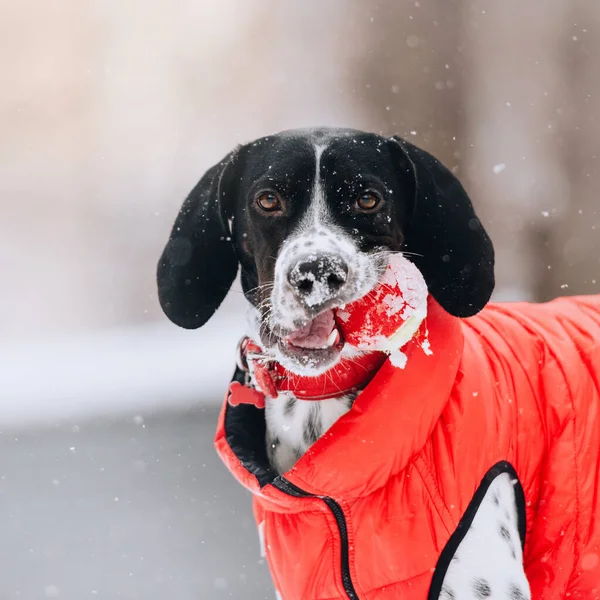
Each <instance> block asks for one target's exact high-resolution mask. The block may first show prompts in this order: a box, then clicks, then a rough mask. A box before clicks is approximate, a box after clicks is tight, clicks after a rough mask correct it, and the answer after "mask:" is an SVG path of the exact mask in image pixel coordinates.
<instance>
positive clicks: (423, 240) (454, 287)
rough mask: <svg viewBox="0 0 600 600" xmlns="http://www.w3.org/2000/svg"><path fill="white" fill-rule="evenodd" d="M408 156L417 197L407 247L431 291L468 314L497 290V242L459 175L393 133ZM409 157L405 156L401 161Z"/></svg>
mask: <svg viewBox="0 0 600 600" xmlns="http://www.w3.org/2000/svg"><path fill="white" fill-rule="evenodd" d="M392 139H393V140H394V141H395V142H396V143H397V144H398V145H399V146H400V148H401V150H402V152H403V153H404V155H405V157H406V158H407V159H408V163H409V165H410V167H409V168H410V169H411V170H412V173H411V175H413V176H414V183H415V197H414V205H413V206H412V210H411V214H410V218H409V222H408V224H407V230H406V232H405V235H406V240H405V247H406V250H407V252H412V253H414V255H409V256H408V257H409V258H410V260H412V261H413V262H414V263H415V265H416V266H417V267H418V268H419V270H420V271H421V273H422V274H423V277H424V278H425V281H426V282H427V286H428V288H429V292H430V293H431V295H432V296H433V297H434V298H435V299H436V300H437V301H438V302H439V303H440V305H441V306H442V307H443V308H444V309H445V310H446V311H447V312H449V313H450V314H452V315H454V316H457V317H470V316H472V315H474V314H476V313H477V312H479V311H480V310H481V309H482V308H483V307H484V306H485V305H486V303H487V301H488V300H489V299H490V296H491V295H492V292H493V290H494V247H493V245H492V242H491V240H490V238H489V236H488V235H487V233H486V231H485V229H484V228H483V226H482V224H481V222H480V221H479V219H478V218H477V216H476V215H475V211H474V209H473V205H472V204H471V200H470V199H469V196H468V195H467V192H465V190H464V188H463V186H462V185H461V184H460V182H459V181H458V179H457V178H456V177H455V176H454V175H453V174H452V173H451V172H450V171H449V170H448V169H447V168H446V167H444V165H442V163H440V161H439V160H437V159H436V158H434V157H433V156H431V154H429V153H427V152H425V151H424V150H421V149H420V148H417V147H416V146H413V145H412V144H410V143H409V142H407V141H406V140H403V139H402V138H400V137H397V136H394V137H393V138H392ZM403 162H406V161H403Z"/></svg>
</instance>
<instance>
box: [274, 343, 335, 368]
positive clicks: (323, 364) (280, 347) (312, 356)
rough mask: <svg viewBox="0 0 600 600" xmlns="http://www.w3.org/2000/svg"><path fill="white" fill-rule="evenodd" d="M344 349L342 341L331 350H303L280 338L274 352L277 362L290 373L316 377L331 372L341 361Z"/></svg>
mask: <svg viewBox="0 0 600 600" xmlns="http://www.w3.org/2000/svg"><path fill="white" fill-rule="evenodd" d="M343 349H344V342H343V341H342V340H341V339H340V341H338V342H337V343H335V344H333V345H332V346H330V347H329V348H302V347H300V346H295V345H294V344H291V343H289V342H288V341H287V340H286V339H284V338H280V339H278V340H277V344H276V346H275V347H274V348H273V352H274V355H275V360H277V362H278V363H279V364H280V365H281V366H283V367H284V368H285V369H287V370H288V371H290V372H292V373H294V374H296V375H302V376H308V377H316V376H318V375H322V374H323V373H325V372H326V371H329V369H331V368H332V367H334V366H335V365H336V364H337V363H338V362H339V361H340V359H341V357H342V351H343Z"/></svg>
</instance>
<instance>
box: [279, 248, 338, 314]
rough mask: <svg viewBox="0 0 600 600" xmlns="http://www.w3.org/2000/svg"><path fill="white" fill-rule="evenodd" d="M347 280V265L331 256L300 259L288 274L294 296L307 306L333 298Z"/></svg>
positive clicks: (336, 257)
mask: <svg viewBox="0 0 600 600" xmlns="http://www.w3.org/2000/svg"><path fill="white" fill-rule="evenodd" d="M347 279H348V264H347V263H346V261H345V260H344V259H343V258H341V257H340V256H336V255H333V254H325V255H317V256H314V255H313V256H309V257H306V258H303V259H300V260H299V261H298V262H297V263H296V264H295V265H294V267H293V268H292V269H290V271H289V273H288V281H289V283H290V285H291V286H292V289H293V290H294V293H295V295H296V296H297V297H298V298H299V299H300V300H302V301H303V302H304V303H305V304H307V305H308V306H314V305H317V304H322V303H323V302H325V301H327V300H329V299H331V298H333V297H335V296H336V295H337V294H338V293H339V291H340V290H341V289H342V288H343V287H344V284H345V283H346V281H347Z"/></svg>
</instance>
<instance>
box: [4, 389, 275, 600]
mask: <svg viewBox="0 0 600 600" xmlns="http://www.w3.org/2000/svg"><path fill="white" fill-rule="evenodd" d="M215 404H216V400H215ZM216 418H217V411H216V408H214V407H213V408H196V409H192V410H187V411H178V412H168V413H162V414H157V415H155V416H154V417H152V418H146V419H142V418H141V417H139V416H138V417H136V416H135V414H132V415H131V416H121V417H119V418H118V419H116V420H114V421H112V422H110V421H101V422H98V421H94V422H93V423H91V424H89V425H84V424H83V425H80V426H79V427H75V429H74V430H73V427H72V426H71V425H63V426H60V427H55V428H52V429H48V430H43V431H35V432H31V433H27V434H24V435H23V434H19V435H17V434H15V433H14V432H13V433H4V434H2V435H0V532H1V535H0V564H1V565H2V568H1V576H0V598H2V600H13V599H25V600H35V599H37V598H40V599H41V598H60V599H62V600H84V599H86V598H90V599H96V598H98V599H101V598H104V599H107V600H117V599H138V598H140V599H144V600H165V599H166V598H173V599H177V600H199V599H202V600H203V599H207V600H212V599H215V600H218V599H219V598H235V599H238V600H240V599H242V598H243V599H244V600H263V599H269V600H271V599H272V598H273V596H274V595H273V591H272V587H271V584H270V581H269V576H268V572H267V568H266V565H265V564H264V563H261V562H260V560H259V545H258V539H257V534H256V529H255V526H254V522H253V519H252V515H251V508H250V496H249V494H247V493H246V492H245V491H244V490H243V489H242V488H241V487H240V486H239V485H238V484H237V483H236V482H235V481H234V480H233V478H232V477H231V476H230V474H229V473H228V472H227V471H226V469H225V467H224V466H223V465H221V463H220V462H219V460H218V458H217V457H216V455H215V452H214V450H213V448H212V438H213V434H214V429H215V422H216Z"/></svg>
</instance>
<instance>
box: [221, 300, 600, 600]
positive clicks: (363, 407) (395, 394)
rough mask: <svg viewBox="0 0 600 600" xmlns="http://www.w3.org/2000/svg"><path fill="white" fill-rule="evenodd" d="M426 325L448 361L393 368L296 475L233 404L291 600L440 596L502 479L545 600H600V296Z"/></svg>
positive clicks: (435, 358) (243, 462)
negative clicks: (476, 505) (460, 543)
mask: <svg viewBox="0 0 600 600" xmlns="http://www.w3.org/2000/svg"><path fill="white" fill-rule="evenodd" d="M427 326H428V328H429V339H430V342H431V349H432V350H433V355H432V356H427V355H425V354H424V353H423V352H421V351H420V349H418V348H417V347H416V346H415V345H411V344H409V346H408V348H407V354H408V363H407V365H406V367H405V369H404V370H401V369H398V368H396V367H394V366H393V365H391V363H390V362H389V361H388V362H386V363H385V364H384V366H383V367H382V368H381V369H380V371H379V372H378V373H377V375H376V376H375V378H374V379H373V380H372V381H371V383H370V384H369V385H368V386H367V387H366V389H365V390H364V391H363V393H362V394H361V395H360V396H359V397H358V398H357V400H356V402H355V404H354V406H353V408H352V409H351V410H350V412H348V413H347V414H346V415H344V416H343V417H341V418H340V419H339V420H338V421H337V422H336V423H335V424H334V425H333V427H332V428H331V429H330V430H329V431H328V432H327V433H326V434H325V435H324V436H323V437H322V438H320V439H319V440H318V441H317V442H316V443H315V444H314V445H313V446H312V447H311V448H310V449H309V450H308V451H307V452H306V454H305V455H304V456H303V457H302V458H301V459H300V460H299V461H298V463H297V464H296V466H295V467H294V468H293V469H292V470H290V471H289V472H288V473H286V474H285V475H284V476H282V477H277V476H276V474H275V473H273V472H272V471H270V469H269V467H268V462H267V459H266V453H265V450H264V429H265V426H264V416H263V415H262V411H261V410H259V409H257V408H255V407H253V406H248V405H245V406H237V407H235V408H234V407H232V406H229V405H228V404H227V402H226V403H225V406H224V408H223V411H222V413H221V417H220V420H219V425H218V431H217V436H216V446H217V450H218V452H219V454H220V456H221V458H222V459H223V460H224V462H225V463H226V465H227V466H228V468H229V469H230V470H231V471H232V473H233V474H234V476H235V477H236V478H237V479H238V480H239V481H240V482H241V483H242V484H243V485H244V486H246V487H247V488H248V489H250V490H251V491H252V493H253V494H254V509H255V515H256V520H257V522H258V524H259V526H260V528H261V529H263V530H264V537H265V541H266V553H267V559H268V562H269V565H270V569H271V573H272V575H273V579H274V583H275V586H276V588H277V589H278V590H279V592H280V594H281V597H282V598H283V600H312V599H319V600H333V599H338V598H360V599H361V600H371V599H375V598H377V600H386V599H390V600H391V599H392V598H393V599H398V598H415V599H425V598H427V595H428V590H429V588H430V586H431V582H432V578H434V579H435V577H434V573H435V572H436V568H437V571H438V573H437V578H438V579H439V574H440V570H442V571H443V570H444V569H445V568H446V567H447V564H446V565H445V564H443V563H444V562H447V561H446V560H442V559H441V558H440V555H441V554H442V550H443V549H444V547H445V546H446V544H447V543H448V542H449V540H450V537H451V536H452V534H453V532H455V530H456V529H457V526H458V524H459V522H460V520H461V517H463V515H464V513H465V510H466V508H467V506H468V505H469V503H470V502H471V500H472V499H473V497H474V495H475V493H476V491H477V490H478V488H479V486H480V484H481V483H482V481H483V480H484V479H485V476H486V474H488V472H489V471H490V469H492V468H494V469H495V472H501V471H504V470H508V471H510V472H512V473H513V474H514V473H515V472H516V476H517V477H518V479H519V481H520V484H521V486H522V491H523V494H524V503H523V502H522V504H524V506H522V507H521V510H522V514H521V526H522V533H523V534H524V533H525V529H526V536H525V539H526V542H525V550H524V562H525V570H526V574H527V577H528V579H529V582H530V586H531V597H532V598H535V599H538V598H543V599H544V600H552V599H563V598H567V597H568V598H570V599H574V598H585V599H586V600H592V599H594V598H600V489H599V488H598V482H599V481H600V296H595V297H578V298H568V299H567V298H565V299H559V300H555V301H553V302H550V303H548V304H543V305H535V304H511V305H506V304H490V305H489V306H488V307H486V308H485V309H484V310H483V311H482V312H481V313H480V314H478V315H477V316H475V317H472V318H470V319H466V320H459V319H456V318H454V317H451V316H449V315H448V314H447V313H445V312H444V311H443V310H442V309H441V308H440V307H439V306H438V305H437V304H435V303H434V302H431V303H430V311H429V315H428V317H427ZM513 469H514V471H513ZM518 496H519V494H518ZM521 498H523V496H521ZM525 524H526V527H525ZM442 556H444V555H442ZM442 574H443V573H442Z"/></svg>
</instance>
